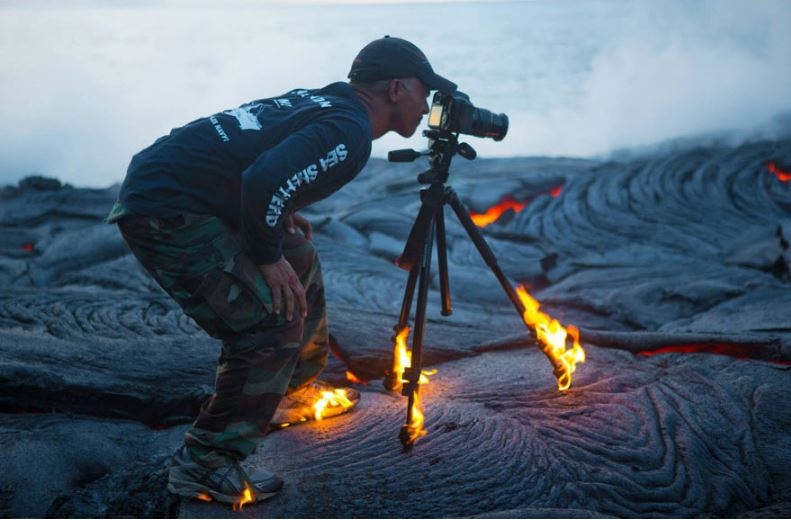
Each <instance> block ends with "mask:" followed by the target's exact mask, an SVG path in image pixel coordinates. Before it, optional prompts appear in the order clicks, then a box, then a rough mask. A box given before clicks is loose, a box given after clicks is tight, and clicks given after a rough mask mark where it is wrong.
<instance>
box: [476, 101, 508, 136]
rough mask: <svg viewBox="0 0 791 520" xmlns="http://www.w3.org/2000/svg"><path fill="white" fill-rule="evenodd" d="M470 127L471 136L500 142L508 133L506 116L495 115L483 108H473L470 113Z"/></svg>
mask: <svg viewBox="0 0 791 520" xmlns="http://www.w3.org/2000/svg"><path fill="white" fill-rule="evenodd" d="M471 126H472V128H471V132H470V134H471V135H474V136H476V137H490V138H492V139H494V140H495V141H502V140H503V138H504V137H505V134H506V133H508V116H507V115H505V114H495V113H493V112H490V111H488V110H486V109H485V108H475V109H473V111H472V125H471Z"/></svg>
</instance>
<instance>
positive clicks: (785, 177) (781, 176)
mask: <svg viewBox="0 0 791 520" xmlns="http://www.w3.org/2000/svg"><path fill="white" fill-rule="evenodd" d="M768 168H769V171H770V172H771V173H773V174H774V175H775V177H777V180H779V181H780V182H788V181H791V173H789V172H784V171H783V170H781V169H780V168H778V167H777V166H776V165H775V163H773V162H770V163H769V166H768Z"/></svg>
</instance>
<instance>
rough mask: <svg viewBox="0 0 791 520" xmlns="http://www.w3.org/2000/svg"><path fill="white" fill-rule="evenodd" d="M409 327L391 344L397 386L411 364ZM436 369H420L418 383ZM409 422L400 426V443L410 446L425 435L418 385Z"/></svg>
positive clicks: (422, 382)
mask: <svg viewBox="0 0 791 520" xmlns="http://www.w3.org/2000/svg"><path fill="white" fill-rule="evenodd" d="M408 336H409V327H404V328H403V329H401V330H400V331H399V332H398V334H396V337H395V344H394V345H393V374H395V377H396V380H397V381H398V385H399V387H401V386H402V384H403V376H404V372H405V371H406V369H407V368H410V367H411V366H412V351H410V350H409V348H408V347H407V337H408ZM436 373H437V371H436V370H430V371H429V370H421V372H420V377H419V381H418V384H419V385H423V384H426V383H428V382H429V379H428V376H430V375H433V374H436ZM408 415H409V418H410V420H409V422H408V423H407V424H404V426H403V427H402V428H401V435H400V439H401V443H402V444H403V445H404V446H405V447H406V446H412V445H413V444H414V443H415V442H416V441H417V440H418V439H419V438H421V437H423V436H425V435H426V433H427V431H426V430H425V429H424V428H423V424H424V420H425V416H424V415H423V409H422V406H421V402H420V387H419V386H418V388H417V389H416V390H415V393H414V399H413V400H412V406H411V408H410V409H409V411H408Z"/></svg>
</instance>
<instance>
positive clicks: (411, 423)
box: [399, 220, 436, 449]
mask: <svg viewBox="0 0 791 520" xmlns="http://www.w3.org/2000/svg"><path fill="white" fill-rule="evenodd" d="M435 223H436V222H435V220H432V221H431V224H430V229H429V234H428V236H427V238H426V242H425V244H424V245H423V255H422V257H421V260H420V265H419V269H420V275H419V281H418V290H417V307H416V308H415V331H414V334H413V335H412V359H411V364H410V367H409V368H408V369H406V370H405V371H404V387H403V390H402V394H403V395H405V396H408V397H409V403H408V405H407V415H406V424H405V425H404V426H403V427H402V428H401V434H400V435H399V438H400V440H401V444H402V445H403V446H404V448H405V449H408V448H411V447H412V445H413V444H414V441H415V440H416V439H417V436H419V435H420V430H422V424H415V420H416V417H415V416H414V413H413V412H415V407H416V402H417V400H418V399H419V397H418V394H419V393H420V374H421V372H422V369H423V333H424V330H425V323H426V307H427V304H428V286H429V283H430V282H431V253H432V249H433V243H434V232H435V228H436V226H435Z"/></svg>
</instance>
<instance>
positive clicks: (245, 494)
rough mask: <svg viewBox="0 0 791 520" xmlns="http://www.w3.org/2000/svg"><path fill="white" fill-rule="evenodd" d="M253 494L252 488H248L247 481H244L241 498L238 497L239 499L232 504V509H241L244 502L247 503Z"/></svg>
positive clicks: (251, 499)
mask: <svg viewBox="0 0 791 520" xmlns="http://www.w3.org/2000/svg"><path fill="white" fill-rule="evenodd" d="M253 496H254V495H253V490H252V489H250V486H249V485H248V484H247V482H245V483H244V491H242V496H241V498H239V501H238V502H237V503H235V504H233V506H231V507H232V508H233V510H234V511H241V510H242V508H243V507H244V506H245V504H249V503H251V502H252V501H253Z"/></svg>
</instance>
